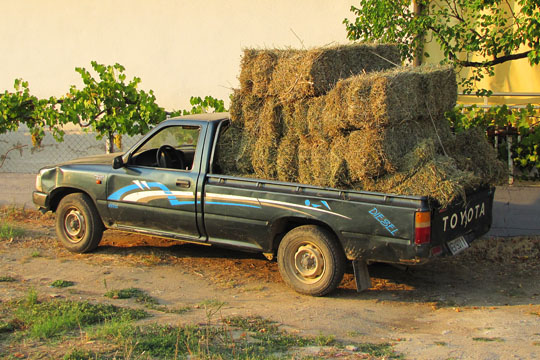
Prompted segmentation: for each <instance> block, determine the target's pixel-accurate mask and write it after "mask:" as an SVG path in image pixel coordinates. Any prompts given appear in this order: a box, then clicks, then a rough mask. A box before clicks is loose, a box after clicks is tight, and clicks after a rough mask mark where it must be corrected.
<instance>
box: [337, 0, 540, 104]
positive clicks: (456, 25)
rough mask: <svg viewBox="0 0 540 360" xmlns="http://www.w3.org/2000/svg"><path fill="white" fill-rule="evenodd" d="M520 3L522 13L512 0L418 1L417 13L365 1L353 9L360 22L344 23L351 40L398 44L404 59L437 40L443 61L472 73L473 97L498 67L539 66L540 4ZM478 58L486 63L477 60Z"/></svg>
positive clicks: (405, 2)
mask: <svg viewBox="0 0 540 360" xmlns="http://www.w3.org/2000/svg"><path fill="white" fill-rule="evenodd" d="M516 3H517V5H518V6H516V7H515V8H517V10H516V9H514V7H513V6H510V5H509V2H508V1H507V0H490V1H485V0H474V1H470V0H447V1H430V0H416V4H417V5H418V8H417V12H415V11H414V9H413V8H412V7H411V4H412V1H411V0H360V4H359V6H358V7H356V6H352V7H351V11H352V12H353V13H354V15H355V16H356V18H355V19H354V20H353V21H350V20H348V19H345V20H344V21H343V22H344V24H345V26H346V28H347V36H348V38H349V39H350V40H364V41H381V42H390V43H396V44H397V45H398V46H399V49H400V51H401V54H402V57H403V59H412V58H413V56H414V54H415V52H416V51H418V50H423V43H424V41H425V40H427V41H430V40H431V39H434V40H435V41H436V42H437V43H438V44H439V45H440V47H441V50H442V51H443V53H444V56H445V57H446V59H445V60H444V62H448V63H451V64H454V65H455V66H456V67H458V68H459V67H470V68H472V72H471V75H470V76H469V77H467V78H463V79H462V81H461V84H462V85H463V86H464V88H465V91H466V92H472V91H473V88H474V85H475V83H476V82H477V81H479V80H481V79H482V78H484V76H486V75H487V76H493V74H494V66H495V65H497V64H500V63H504V62H506V61H511V60H516V59H521V58H527V59H528V60H529V63H530V64H531V65H538V64H539V63H540V10H539V8H540V3H539V2H538V0H518V1H516ZM424 55H425V56H426V57H427V56H429V54H428V53H425V52H424ZM475 55H477V56H480V57H481V58H482V59H484V60H479V61H473V60H472V59H473V56H475ZM477 93H478V94H483V95H486V94H489V91H486V90H479V91H477Z"/></svg>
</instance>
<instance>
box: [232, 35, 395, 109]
mask: <svg viewBox="0 0 540 360" xmlns="http://www.w3.org/2000/svg"><path fill="white" fill-rule="evenodd" d="M399 63H400V55H399V51H398V49H397V47H396V46H394V45H377V44H352V45H340V46H333V47H325V48H315V49H310V50H295V49H283V50H280V49H271V50H255V49H246V50H244V56H243V57H242V62H241V70H240V77H239V80H240V89H241V91H242V92H244V93H251V94H253V95H255V96H258V97H267V96H276V97H278V98H279V99H280V100H281V101H282V102H288V101H294V100H298V99H303V98H306V97H313V96H319V95H322V94H325V93H326V92H328V91H329V90H330V89H332V88H333V87H334V85H335V84H336V83H337V82H338V80H340V79H345V78H348V77H350V76H352V75H356V74H362V73H366V72H371V71H380V70H384V69H389V68H391V67H395V66H397V64H399Z"/></svg>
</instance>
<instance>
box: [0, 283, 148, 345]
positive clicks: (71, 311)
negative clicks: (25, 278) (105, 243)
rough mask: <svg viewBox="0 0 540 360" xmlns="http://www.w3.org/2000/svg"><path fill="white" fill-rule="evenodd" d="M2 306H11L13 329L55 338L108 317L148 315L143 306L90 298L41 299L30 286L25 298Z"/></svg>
mask: <svg viewBox="0 0 540 360" xmlns="http://www.w3.org/2000/svg"><path fill="white" fill-rule="evenodd" d="M6 307H7V309H6ZM2 308H3V309H2V310H3V311H2V313H5V312H6V310H11V311H8V312H10V313H11V315H12V316H11V318H10V319H9V320H8V321H6V323H7V324H8V325H10V326H11V330H12V332H18V333H19V334H20V335H22V336H24V337H31V338H34V339H49V338H54V337H57V336H61V335H64V334H66V333H68V332H70V331H72V330H75V329H83V328H85V327H88V326H90V325H94V324H99V323H103V322H106V321H113V320H123V321H131V320H138V319H142V318H144V317H146V316H148V314H147V313H146V312H145V311H143V310H133V309H128V308H120V307H116V306H114V305H109V304H91V303H89V302H86V301H84V302H77V301H70V300H52V301H45V302H40V301H38V295H37V293H36V291H35V290H30V291H29V292H28V294H27V296H26V298H25V299H22V300H19V301H16V302H8V303H5V304H2ZM4 328H6V326H4Z"/></svg>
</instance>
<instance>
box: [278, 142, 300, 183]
mask: <svg viewBox="0 0 540 360" xmlns="http://www.w3.org/2000/svg"><path fill="white" fill-rule="evenodd" d="M299 141H300V140H299V138H298V136H296V135H295V134H289V135H285V136H284V137H283V138H282V139H281V142H280V144H279V147H278V151H277V161H276V165H277V177H278V179H279V180H280V181H287V182H298V143H299Z"/></svg>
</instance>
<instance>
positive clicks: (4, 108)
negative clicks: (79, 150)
mask: <svg viewBox="0 0 540 360" xmlns="http://www.w3.org/2000/svg"><path fill="white" fill-rule="evenodd" d="M91 65H92V69H93V71H94V73H95V74H96V75H97V76H96V77H94V75H93V74H92V73H91V72H90V71H88V70H86V69H85V68H82V67H77V68H75V71H77V72H78V73H79V74H80V75H81V78H82V81H83V84H84V87H83V88H81V89H78V88H77V87H76V86H71V88H70V90H69V92H68V93H67V94H66V95H65V96H62V97H60V98H55V97H50V98H49V99H39V98H37V97H36V96H34V95H31V94H30V89H29V87H28V82H26V81H23V80H22V79H17V80H15V84H14V88H15V91H14V92H9V91H7V90H6V91H5V92H4V93H3V94H0V134H3V133H6V132H9V131H16V130H17V129H18V128H19V126H20V125H22V124H25V125H27V126H28V128H29V129H30V133H31V134H32V141H33V145H34V146H39V145H40V144H41V140H42V139H43V136H44V135H45V130H46V129H49V130H50V131H51V132H52V134H53V136H54V138H55V139H56V140H57V141H62V139H63V135H64V131H63V130H62V127H63V126H64V125H65V124H68V123H73V124H77V125H80V126H82V127H83V128H84V129H90V130H92V131H93V132H95V133H96V138H97V139H101V138H103V137H104V136H109V137H112V136H113V135H114V134H126V135H138V134H144V133H146V132H147V131H148V130H149V129H150V127H151V126H152V125H154V124H157V123H159V122H160V121H162V120H164V119H165V117H166V114H165V110H164V109H163V108H161V107H160V106H158V105H157V104H156V98H155V96H154V93H153V92H152V90H150V91H149V92H145V91H143V90H139V89H138V85H139V84H140V82H141V79H140V78H138V77H134V78H133V79H132V80H130V81H127V80H126V75H125V74H124V71H125V68H124V67H123V66H122V65H120V64H118V63H117V64H114V65H103V64H99V63H97V62H96V61H92V62H91Z"/></svg>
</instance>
